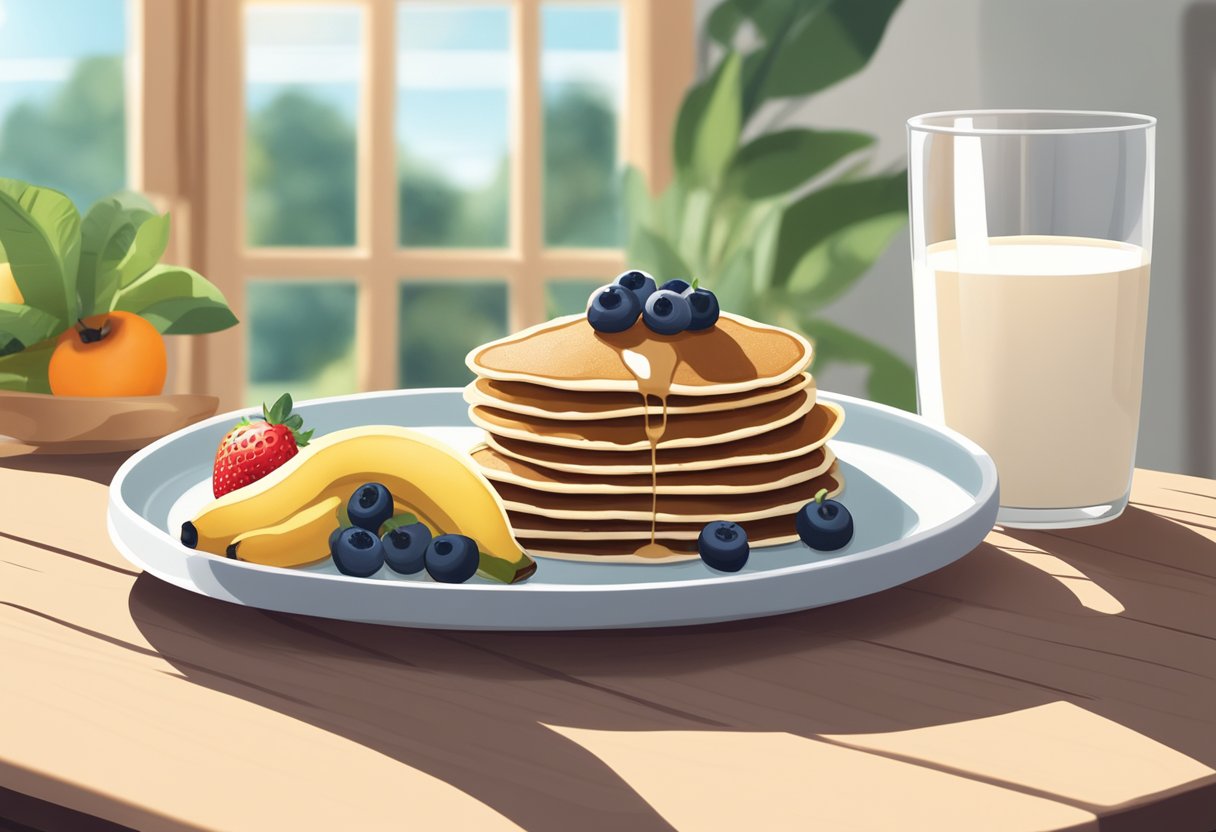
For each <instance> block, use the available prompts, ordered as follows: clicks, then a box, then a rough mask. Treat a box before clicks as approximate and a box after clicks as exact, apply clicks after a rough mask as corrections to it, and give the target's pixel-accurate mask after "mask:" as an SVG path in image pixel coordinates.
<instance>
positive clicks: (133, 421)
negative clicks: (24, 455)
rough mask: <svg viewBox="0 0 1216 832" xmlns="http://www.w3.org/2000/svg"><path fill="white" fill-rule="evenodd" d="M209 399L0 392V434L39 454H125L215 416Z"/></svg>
mask: <svg viewBox="0 0 1216 832" xmlns="http://www.w3.org/2000/svg"><path fill="white" fill-rule="evenodd" d="M218 408H219V399H218V398H216V397H215V396H193V395H173V396H131V397H126V398H88V397H76V396H49V395H45V394H42V393H14V392H6V391H4V392H0V436H9V437H12V438H13V439H16V440H17V441H18V442H20V443H21V444H23V445H28V446H31V447H34V448H36V449H37V451H38V452H39V453H56V454H93V453H110V452H113V451H131V450H135V449H137V448H142V447H143V446H144V445H147V444H148V443H149V442H152V441H154V440H156V439H159V438H161V437H162V436H167V435H168V434H170V433H173V432H174V431H176V430H181V429H182V428H184V427H187V426H189V425H192V424H194V423H195V422H199V421H202V420H203V419H206V418H207V417H208V416H212V415H214V414H215V411H216V410H217V409H218Z"/></svg>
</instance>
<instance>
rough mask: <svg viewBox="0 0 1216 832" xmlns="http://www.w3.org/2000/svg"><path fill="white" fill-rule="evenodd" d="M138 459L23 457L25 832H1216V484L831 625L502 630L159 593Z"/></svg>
mask: <svg viewBox="0 0 1216 832" xmlns="http://www.w3.org/2000/svg"><path fill="white" fill-rule="evenodd" d="M120 462H121V458H120V457H95V458H78V459H74V460H73V459H64V458H59V459H56V458H53V457H39V456H24V457H12V458H9V459H4V460H0V466H2V467H0V498H2V500H3V502H2V503H0V506H2V507H0V818H7V819H8V821H9V822H10V825H11V826H12V827H13V828H17V829H25V828H34V829H54V830H60V829H88V828H91V827H96V828H100V829H114V828H121V827H122V826H127V827H134V828H139V829H186V828H190V829H194V828H202V829H251V830H303V829H324V830H374V829H410V830H421V829H431V828H436V829H439V828H442V829H456V830H466V829H468V830H474V829H476V830H493V829H500V828H503V829H505V828H519V827H523V828H525V829H529V830H562V831H563V832H565V830H575V829H577V830H584V829H612V830H618V829H629V830H631V832H634V831H635V830H648V829H670V828H673V827H674V828H676V829H681V830H702V829H727V830H736V829H764V830H770V829H782V828H789V829H800V830H808V829H816V830H819V829H822V830H863V829H864V830H869V829H875V830H893V829H901V830H907V829H926V830H935V832H936V830H951V829H960V830H985V831H986V832H992V830H1005V829H1010V830H1031V829H1036V830H1038V829H1099V828H1100V829H1102V830H1171V831H1172V832H1185V830H1201V831H1202V832H1206V831H1207V830H1211V829H1214V828H1216V771H1214V770H1213V768H1214V767H1216V678H1214V677H1216V482H1212V481H1207V480H1201V479H1193V478H1187V477H1181V476H1174V475H1167V474H1161V473H1155V472H1151V471H1138V472H1137V475H1136V486H1135V490H1134V493H1133V502H1134V505H1133V507H1131V508H1129V509H1128V511H1127V513H1126V514H1125V515H1124V517H1122V518H1121V519H1120V520H1118V521H1116V522H1114V523H1110V524H1108V525H1105V526H1101V527H1098V528H1094V529H1090V530H1088V531H1078V532H1065V533H1046V532H1036V533H1030V532H1020V531H1013V530H1010V531H1008V532H1005V533H1002V532H1000V531H995V532H993V534H992V535H990V536H989V538H988V540H987V541H986V542H985V543H984V544H982V545H981V546H980V547H979V548H978V549H976V550H975V551H974V552H973V553H972V554H970V555H969V556H967V557H966V558H964V559H963V560H961V561H959V562H958V563H956V564H954V565H953V566H950V567H949V568H946V569H943V570H941V571H939V572H937V573H935V574H933V575H929V576H927V577H924V578H922V579H920V580H917V581H914V582H912V583H910V584H907V585H905V586H902V587H899V588H897V589H893V590H890V591H888V592H884V593H881V594H879V595H874V596H871V597H868V598H863V599H860V600H857V601H853V602H850V603H847V604H840V605H838V606H835V607H828V608H823V609H818V610H812V611H809V612H805V613H800V614H795V615H786V616H782V617H778V618H772V619H766V620H759V621H749V622H741V623H737V624H728V625H717V626H711V627H701V628H696V629H688V630H680V629H673V630H662V631H640V632H600V633H571V634H543V635H542V634H478V633H463V632H422V631H409V630H399V629H392V628H388V627H375V626H367V625H359V624H349V623H342V622H333V621H326V620H321V619H312V618H304V617H298V616H292V615H284V614H278V613H269V612H262V611H259V610H255V609H246V608H242V607H237V606H232V605H228V604H225V603H222V602H219V601H213V600H210V599H207V598H203V597H200V596H197V595H193V594H191V593H189V592H185V591H183V590H180V589H176V588H175V587H172V586H169V585H167V584H164V583H161V582H160V581H158V580H156V579H155V578H152V577H151V576H149V575H142V574H139V573H138V572H136V571H135V570H133V569H132V568H131V567H130V566H129V565H128V564H127V563H126V562H125V561H123V560H122V559H121V558H120V557H119V555H118V554H117V553H116V552H115V550H114V549H113V548H112V547H111V545H110V543H109V540H108V538H107V535H106V530H105V519H104V505H105V498H106V483H107V482H108V481H109V478H110V476H111V475H112V473H113V471H114V470H115V468H116V467H117V465H118V464H119V463H120ZM0 828H9V827H7V826H5V824H4V823H3V822H0Z"/></svg>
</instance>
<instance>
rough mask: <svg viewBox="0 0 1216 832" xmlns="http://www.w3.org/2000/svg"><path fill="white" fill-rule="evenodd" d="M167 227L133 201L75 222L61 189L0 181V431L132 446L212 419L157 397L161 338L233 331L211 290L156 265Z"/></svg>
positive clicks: (196, 400)
mask: <svg viewBox="0 0 1216 832" xmlns="http://www.w3.org/2000/svg"><path fill="white" fill-rule="evenodd" d="M169 221H170V220H169V215H168V214H167V213H165V214H160V213H158V212H157V211H156V209H155V208H154V207H153V206H152V204H151V203H150V202H149V201H148V200H147V199H145V198H144V197H142V196H140V195H139V194H135V193H129V192H121V193H117V194H113V195H111V196H109V197H106V198H104V199H102V200H100V201H98V202H97V203H96V204H94V205H93V206H92V207H91V208H89V210H88V211H87V212H86V213H85V215H84V216H83V218H82V217H81V215H80V213H79V212H78V210H77V209H76V206H75V205H74V204H73V203H72V201H71V200H70V199H69V198H68V197H67V196H65V195H64V194H62V193H60V192H58V191H55V190H52V189H50V188H42V187H38V186H36V185H31V184H29V183H27V182H22V181H19V180H15V179H0V391H6V392H4V393H0V395H2V396H3V399H2V400H0V433H3V434H6V435H10V436H15V437H17V438H18V439H22V440H24V441H26V442H30V443H32V444H44V443H45V444H50V443H53V442H58V441H70V442H76V443H78V444H80V443H84V444H85V445H87V444H89V443H90V442H91V443H94V444H98V443H100V444H101V445H107V446H108V447H109V446H114V445H115V443H117V444H119V445H130V444H131V443H132V442H133V441H135V440H137V439H143V440H144V441H146V440H147V439H150V438H153V436H155V435H159V433H163V432H168V430H173V429H176V428H177V427H181V426H182V425H183V424H188V423H189V422H190V421H196V420H197V419H198V418H202V417H203V416H206V415H209V414H210V413H213V412H214V409H215V406H216V404H217V402H216V400H215V399H214V398H212V397H199V396H185V397H182V396H176V397H175V396H169V397H165V396H161V395H160V394H161V392H162V390H163V387H164V382H165V373H166V359H165V344H164V340H163V336H166V335H199V334H204V333H208V332H216V331H218V330H221V329H226V328H228V327H231V326H233V325H235V324H236V323H237V319H236V316H235V315H233V314H232V310H231V309H229V308H228V304H227V302H226V301H225V299H224V296H223V294H222V293H221V292H220V290H219V289H217V288H216V287H215V286H214V285H213V284H212V283H211V282H210V281H208V280H207V279H206V278H204V277H203V276H202V275H200V274H198V273H197V272H195V271H193V270H191V269H188V268H186V267H184V266H172V265H167V264H162V263H161V262H160V258H161V256H162V255H163V254H164V251H165V247H166V245H167V244H168V241H169ZM132 413H134V414H142V415H137V416H136V417H135V418H131V417H130V414H132ZM118 416H122V417H123V418H116V417H118ZM98 430H100V433H98Z"/></svg>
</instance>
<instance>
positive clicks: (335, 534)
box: [329, 526, 350, 555]
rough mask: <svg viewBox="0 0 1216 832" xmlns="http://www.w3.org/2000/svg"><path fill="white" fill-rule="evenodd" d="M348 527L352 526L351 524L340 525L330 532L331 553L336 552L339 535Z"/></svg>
mask: <svg viewBox="0 0 1216 832" xmlns="http://www.w3.org/2000/svg"><path fill="white" fill-rule="evenodd" d="M348 528H350V527H349V526H338V528H336V529H334V530H333V531H332V532H330V533H329V553H330V554H331V555H332V554H333V552H334V546H336V545H337V544H338V535H340V534H342V532H343V531H345V530H346V529H348Z"/></svg>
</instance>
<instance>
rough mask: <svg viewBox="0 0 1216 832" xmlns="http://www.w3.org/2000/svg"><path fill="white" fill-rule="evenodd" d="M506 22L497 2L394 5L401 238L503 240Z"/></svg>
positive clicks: (408, 242) (510, 72) (510, 68)
mask: <svg viewBox="0 0 1216 832" xmlns="http://www.w3.org/2000/svg"><path fill="white" fill-rule="evenodd" d="M510 29H511V24H510V15H509V12H508V9H507V7H506V6H505V5H501V4H500V5H474V6H469V5H459V6H453V5H452V4H450V3H448V4H439V3H430V4H418V3H412V2H411V3H402V4H401V5H400V6H399V8H398V12H397V49H398V55H397V114H396V118H397V143H398V157H399V161H398V164H399V186H398V188H399V199H400V212H399V217H400V219H399V228H398V231H399V235H398V239H399V240H400V242H401V244H402V245H405V246H477V247H483V246H490V247H502V246H505V245H506V244H507V193H508V177H509V173H510V171H509V167H510V156H509V153H508V148H507V123H508V109H509V107H510V96H511V83H512V82H511V79H512V78H513V77H514V70H515V68H514V65H513V64H512V58H511V52H510V48H511V47H510V40H511V31H510Z"/></svg>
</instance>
